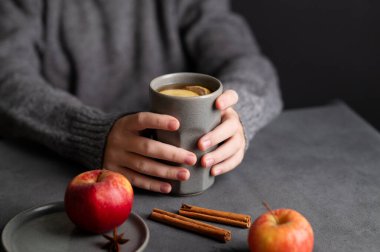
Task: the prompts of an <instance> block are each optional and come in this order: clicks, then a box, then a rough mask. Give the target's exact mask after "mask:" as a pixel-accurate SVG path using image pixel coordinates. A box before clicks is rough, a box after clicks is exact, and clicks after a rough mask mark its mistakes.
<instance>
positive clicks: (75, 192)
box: [65, 170, 134, 234]
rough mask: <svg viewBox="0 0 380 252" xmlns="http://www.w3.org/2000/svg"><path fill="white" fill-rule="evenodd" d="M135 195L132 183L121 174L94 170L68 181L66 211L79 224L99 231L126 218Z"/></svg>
mask: <svg viewBox="0 0 380 252" xmlns="http://www.w3.org/2000/svg"><path fill="white" fill-rule="evenodd" d="M133 197H134V196H133V189H132V186H131V184H130V183H129V181H128V180H127V179H126V178H125V177H124V176H123V175H122V174H120V173H117V172H112V171H109V170H92V171H87V172H84V173H81V174H79V175H78V176H76V177H75V178H74V179H73V180H72V181H71V182H70V183H69V184H68V186H67V189H66V193H65V210H66V213H67V215H68V216H69V218H70V219H71V221H72V222H73V223H74V224H75V225H76V226H78V227H79V228H81V229H84V230H86V231H89V232H92V233H98V234H100V233H104V232H106V231H109V230H111V229H113V228H115V227H117V226H119V225H121V224H122V223H123V222H124V221H125V220H127V218H128V217H129V214H130V213H131V209H132V204H133Z"/></svg>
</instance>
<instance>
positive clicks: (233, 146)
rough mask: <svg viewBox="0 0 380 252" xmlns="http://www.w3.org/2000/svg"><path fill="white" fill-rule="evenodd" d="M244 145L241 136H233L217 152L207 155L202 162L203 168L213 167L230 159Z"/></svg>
mask: <svg viewBox="0 0 380 252" xmlns="http://www.w3.org/2000/svg"><path fill="white" fill-rule="evenodd" d="M243 143H244V142H243V139H241V136H240V135H234V136H232V137H231V138H230V139H228V140H227V141H226V142H225V143H223V144H222V145H221V146H219V147H218V148H217V149H216V150H214V151H212V152H209V153H207V154H205V155H204V156H203V157H202V160H201V164H202V166H203V167H211V166H213V165H215V164H218V163H220V162H222V161H224V160H226V159H228V158H230V157H231V156H233V155H234V154H235V153H237V152H238V151H239V150H240V149H241V148H242V146H243Z"/></svg>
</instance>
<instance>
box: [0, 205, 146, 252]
mask: <svg viewBox="0 0 380 252" xmlns="http://www.w3.org/2000/svg"><path fill="white" fill-rule="evenodd" d="M118 232H119V233H124V238H126V239H129V241H128V242H127V243H126V244H124V245H121V247H120V248H121V250H122V251H143V250H144V248H145V247H146V246H147V244H148V240H149V229H148V227H147V225H146V224H145V222H144V221H143V219H142V218H141V217H140V216H139V215H137V214H135V213H133V212H132V213H131V215H130V216H129V218H128V220H127V221H126V222H124V223H123V224H122V225H121V226H120V227H119V228H118ZM109 234H110V235H111V234H112V232H110V233H109ZM2 243H3V246H4V249H5V251H10V252H29V251H31V252H32V251H33V252H36V251H38V252H44V251H49V252H68V251H70V252H72V251H83V252H85V251H105V250H103V249H102V248H101V247H102V245H103V244H105V243H106V239H105V238H103V237H102V236H101V235H91V234H87V233H84V232H82V231H80V230H78V229H77V228H75V226H74V224H72V222H71V221H70V220H69V219H68V217H67V215H66V213H65V211H64V205H63V202H58V203H52V204H48V205H44V206H40V207H36V208H32V209H29V210H26V211H24V212H21V213H20V214H18V215H16V216H15V217H14V218H13V219H11V220H10V221H9V222H8V223H7V225H6V226H5V228H4V230H3V233H2Z"/></svg>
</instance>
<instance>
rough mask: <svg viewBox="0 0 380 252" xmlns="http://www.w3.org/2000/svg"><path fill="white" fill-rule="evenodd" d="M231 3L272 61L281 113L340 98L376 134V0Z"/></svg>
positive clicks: (379, 76) (379, 59) (379, 6)
mask: <svg viewBox="0 0 380 252" xmlns="http://www.w3.org/2000/svg"><path fill="white" fill-rule="evenodd" d="M231 2H232V7H233V9H234V10H235V11H236V12H238V13H240V14H242V15H243V16H244V17H245V18H246V20H247V21H248V23H249V25H250V26H251V28H252V30H253V31H254V33H255V35H256V37H257V40H258V42H259V44H260V45H261V48H262V50H263V52H264V53H265V54H266V55H267V56H269V58H270V59H271V60H272V61H273V62H274V64H275V66H276V68H277V70H278V72H279V76H280V80H281V89H282V94H283V98H284V101H285V107H286V108H295V107H307V106H314V105H321V104H325V103H327V102H329V101H331V100H335V99H342V100H344V101H345V102H346V103H348V104H349V105H350V106H351V107H352V108H354V110H356V111H357V112H358V113H359V114H361V115H362V116H364V117H365V119H367V120H368V121H369V122H370V123H371V124H373V125H374V126H376V127H377V129H380V111H379V109H378V108H379V107H380V98H379V96H380V71H379V66H380V29H379V27H380V15H379V13H380V1H377V0H332V1H331V0H319V1H315V0H313V1H312V0H292V1H287V0H232V1H231Z"/></svg>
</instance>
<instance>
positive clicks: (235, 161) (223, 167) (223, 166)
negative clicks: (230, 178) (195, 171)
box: [211, 148, 244, 176]
mask: <svg viewBox="0 0 380 252" xmlns="http://www.w3.org/2000/svg"><path fill="white" fill-rule="evenodd" d="M243 157H244V149H243V148H242V149H240V150H239V151H238V152H237V153H236V154H235V155H233V156H231V157H230V158H228V159H226V160H225V161H223V162H221V163H219V164H217V165H214V166H213V167H212V168H211V175H212V176H218V175H221V174H223V173H226V172H229V171H231V170H233V169H234V168H236V167H237V166H238V165H239V164H240V163H241V161H242V160H243Z"/></svg>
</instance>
